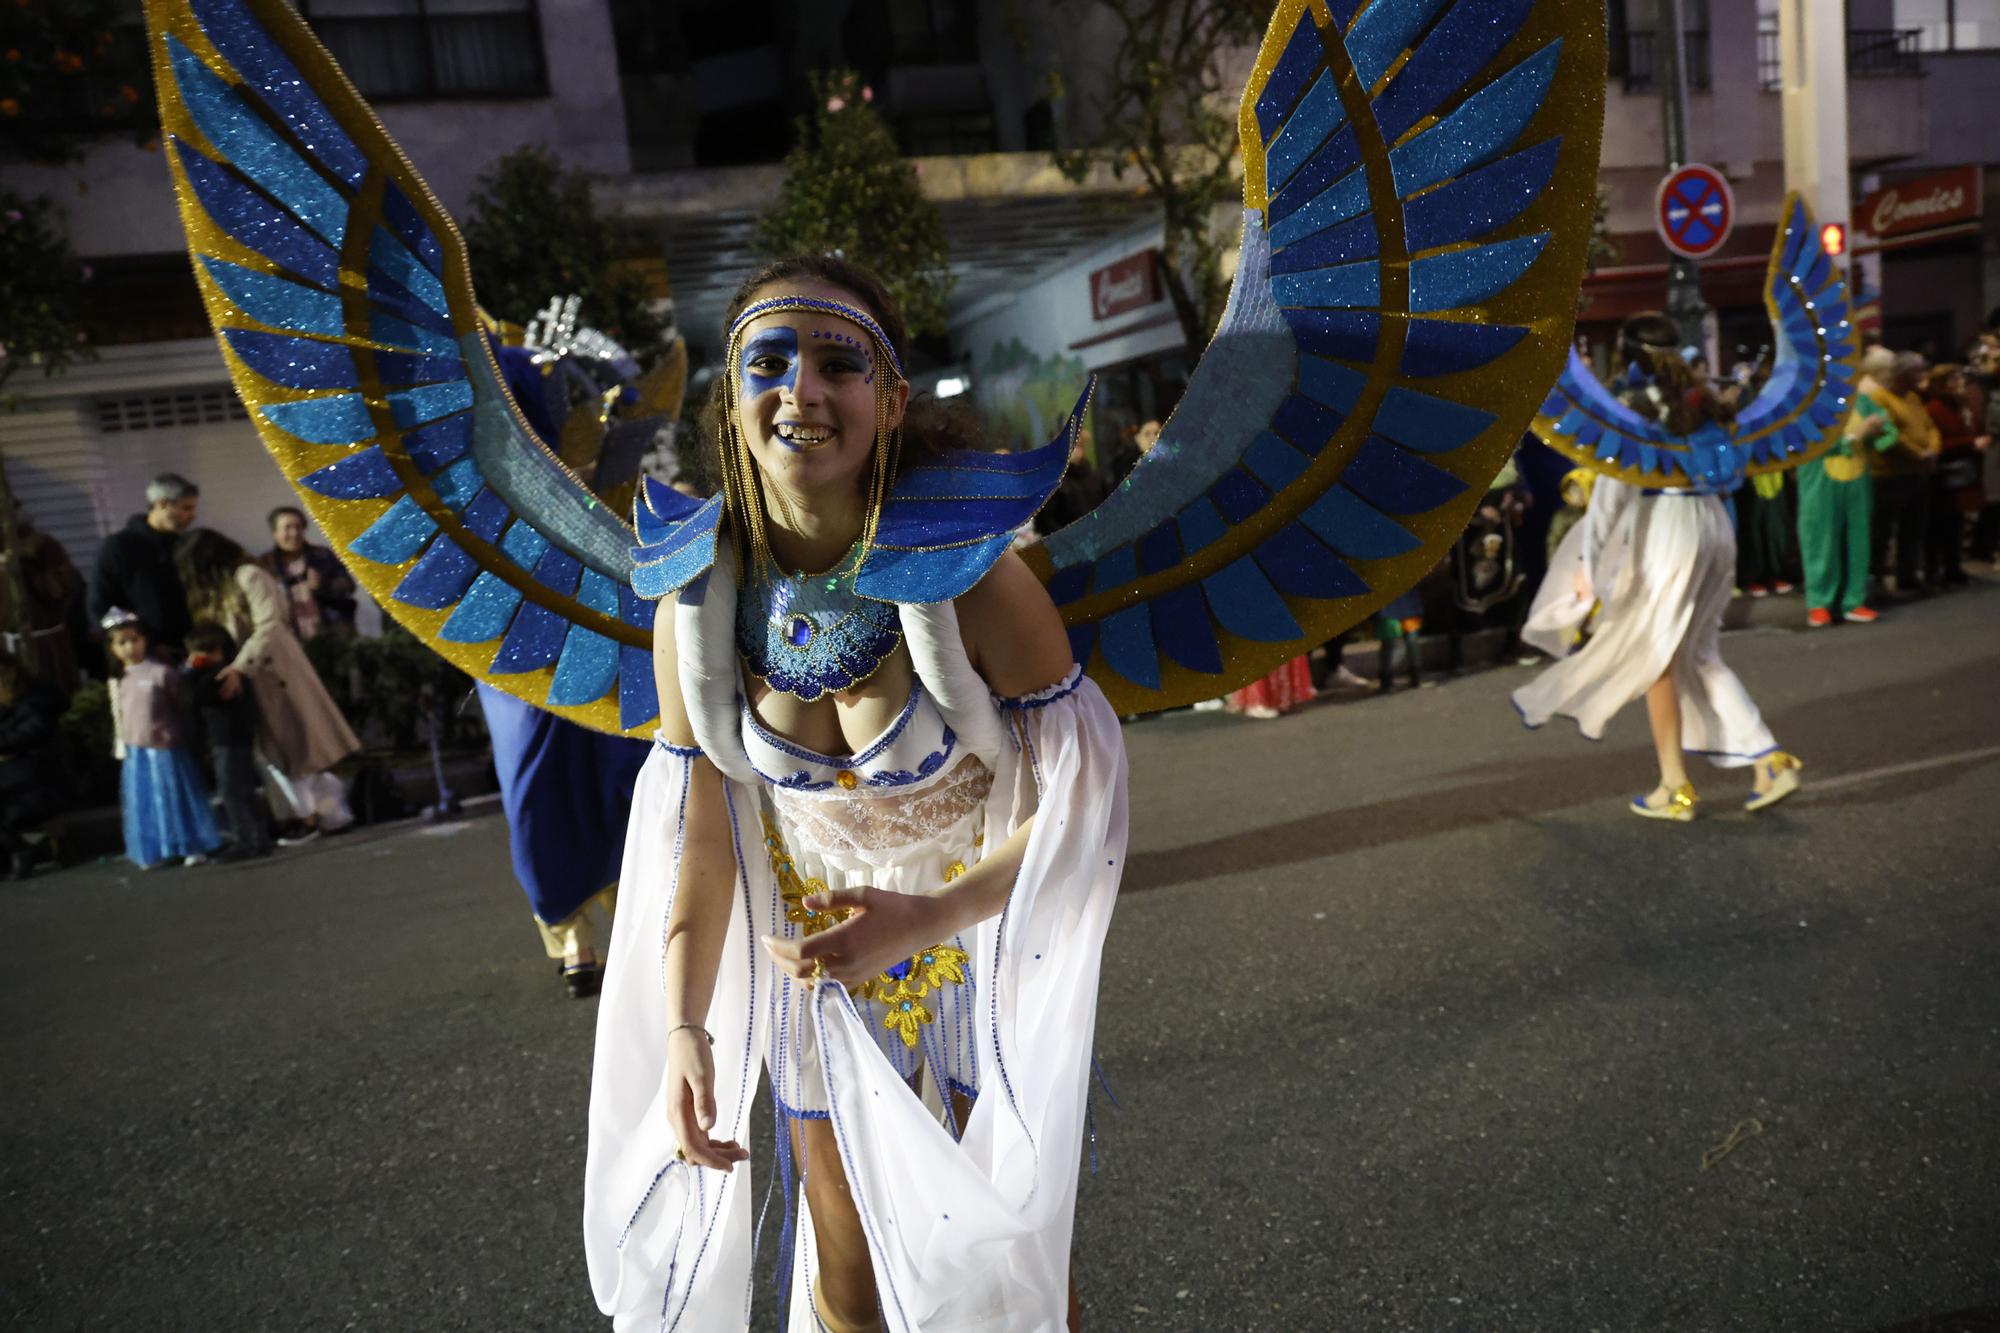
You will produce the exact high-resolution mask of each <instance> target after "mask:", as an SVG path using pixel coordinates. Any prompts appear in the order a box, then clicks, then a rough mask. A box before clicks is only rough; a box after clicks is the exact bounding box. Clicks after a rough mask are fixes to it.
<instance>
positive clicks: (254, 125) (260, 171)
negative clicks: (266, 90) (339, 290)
mask: <svg viewBox="0 0 2000 1333" xmlns="http://www.w3.org/2000/svg"><path fill="white" fill-rule="evenodd" d="M167 54H168V59H169V60H170V61H171V62H172V65H173V71H174V81H175V82H176V83H178V84H179V85H180V93H181V101H182V102H183V103H184V104H185V105H186V106H187V109H188V114H189V115H190V116H192V117H193V118H194V123H195V124H196V125H198V126H200V127H201V132H202V135H203V136H204V137H205V138H206V139H207V140H208V141H209V143H211V144H213V145H214V146H215V147H216V149H218V150H219V151H220V152H221V153H223V155H224V156H226V157H227V158H228V159H229V160H230V161H231V162H233V163H235V164H236V165H237V166H238V167H239V168H241V169H242V170H243V171H244V172H245V174H247V175H248V176H250V177H251V179H253V180H255V181H256V182H257V183H258V184H259V185H261V186H263V187H264V188H265V189H266V190H268V191H269V192H270V193H271V195H272V196H273V197H274V198H276V199H277V201H278V202H279V203H281V204H283V205H284V206H285V207H286V208H288V209H290V210H291V211H292V212H293V214H295V215H296V216H297V217H298V219H299V220H300V221H301V222H303V223H305V224H306V225H307V226H308V227H310V228H312V229H313V230H314V231H316V232H318V233H319V235H320V236H321V237H322V238H324V239H325V241H326V242H327V244H329V245H331V246H333V247H334V248H336V249H338V248H339V246H340V243H341V239H342V237H343V236H345V235H346V231H347V201H346V200H345V199H343V198H342V197H341V195H340V192H339V191H337V190H335V189H334V188H333V187H332V186H331V185H329V184H327V182H326V179H325V177H323V176H321V175H320V174H319V172H317V171H315V170H314V169H313V168H312V166H311V165H310V164H308V163H307V162H306V161H305V160H304V159H303V158H301V157H300V156H299V155H298V154H297V153H295V152H293V151H292V150H291V148H290V147H289V146H287V145H286V143H285V142H284V140H282V139H280V138H279V137H278V136H277V135H276V134H275V133H273V132H272V130H271V128H270V126H268V125H266V124H265V123H264V122H263V121H262V120H260V119H258V117H257V116H256V114H255V113H254V112H252V111H251V110H250V108H249V107H247V106H245V105H244V104H243V99H242V98H240V97H238V96H237V95H236V92H235V90H233V89H232V88H230V86H229V85H228V84H226V83H224V82H223V81H222V80H221V79H220V78H218V77H217V76H216V75H215V74H214V73H212V72H211V71H210V70H209V68H208V66H206V65H204V64H203V63H202V62H201V58H200V57H199V56H197V55H195V53H194V52H192V51H190V50H188V49H187V47H186V46H184V45H182V44H181V41H180V39H179V38H177V37H174V36H173V35H172V34H168V36H167Z"/></svg>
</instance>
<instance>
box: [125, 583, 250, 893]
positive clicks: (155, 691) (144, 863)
mask: <svg viewBox="0 0 2000 1333" xmlns="http://www.w3.org/2000/svg"><path fill="white" fill-rule="evenodd" d="M101 623H102V625H103V627H104V637H105V641H106V644H107V646H108V648H109V650H110V656H111V726H112V734H113V736H114V737H115V738H116V741H115V747H114V751H113V752H114V753H115V754H117V755H118V757H119V758H120V759H121V760H123V761H124V762H123V765H122V768H121V771H120V774H119V778H118V804H119V808H120V809H121V810H122V811H123V813H124V816H125V855H126V856H127V857H129V858H130V859H131V861H132V863H133V864H134V865H136V866H138V867H139V868H140V869H141V870H155V869H158V868H159V867H160V866H163V865H166V864H168V863H169V862H171V861H175V860H178V861H179V862H180V863H181V864H182V865H190V866H194V865H200V864H201V863H202V862H204V861H206V860H208V854H209V853H210V852H212V851H214V850H215V849H216V847H217V845H218V844H220V843H221V841H222V839H221V837H220V835H218V834H217V832H216V829H215V817H214V815H212V814H211V813H210V812H209V808H208V790H207V788H205V787H204V786H203V785H202V780H201V773H200V772H199V770H197V769H196V768H195V765H194V758H193V756H192V755H190V754H189V753H188V750H187V738H188V716H187V699H186V688H187V687H186V685H185V684H184V683H183V681H182V679H181V675H180V673H179V672H178V671H176V670H174V668H172V667H170V666H168V665H167V664H166V663H165V662H161V661H157V660H155V659H154V657H153V656H152V644H151V643H150V642H149V641H148V639H147V637H146V630H145V627H144V626H143V625H141V624H140V623H139V618H138V617H137V616H135V615H133V614H132V613H131V612H130V611H125V610H121V609H119V608H117V607H113V608H112V609H111V610H110V611H108V612H106V613H105V616H104V619H103V621H102V622H101Z"/></svg>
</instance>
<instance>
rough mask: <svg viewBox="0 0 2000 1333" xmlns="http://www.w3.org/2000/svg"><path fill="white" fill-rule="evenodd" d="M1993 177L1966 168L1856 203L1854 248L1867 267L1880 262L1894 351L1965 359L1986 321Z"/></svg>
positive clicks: (1884, 314) (1888, 338) (1886, 334)
mask: <svg viewBox="0 0 2000 1333" xmlns="http://www.w3.org/2000/svg"><path fill="white" fill-rule="evenodd" d="M1986 175H1987V173H1986V172H1985V171H1984V170H1983V169H1981V168H1980V167H1978V166H1964V167H1953V168H1951V169H1950V170H1948V171H1940V172H1932V173H1930V174H1928V175H1924V176H1918V177H1915V178H1911V179H1905V180H1898V181H1891V182H1888V183H1886V184H1883V185H1881V186H1880V187H1879V188H1877V189H1874V190H1871V191H1870V192H1869V193H1868V194H1867V195H1866V196H1865V197H1864V198H1863V199H1862V200H1861V202H1860V203H1859V204H1857V205H1855V208H1854V233H1855V238H1854V239H1855V245H1854V249H1855V253H1856V254H1857V255H1858V256H1861V257H1862V262H1863V263H1864V264H1879V279H1878V281H1879V285H1880V289H1881V338H1882V341H1883V342H1884V343H1886V344H1887V345H1888V346H1890V347H1894V348H1897V349H1908V350H1913V351H1919V352H1922V353H1924V355H1925V356H1927V357H1930V358H1931V359H1932V360H1934V361H1952V360H1957V359H1958V356H1959V353H1960V350H1961V349H1962V348H1963V347H1964V345H1965V343H1966V341H1967V340H1968V339H1970V338H1971V337H1972V336H1973V335H1974V334H1975V333H1977V332H1978V331H1979V329H1980V328H1981V327H1982V326H1983V325H1984V324H1985V323H1986V317H1987V310H1988V308H1989V304H1990V302H1989V296H1990V294H1989V293H1988V292H1987V290H1986V282H1985V278H1986V270H1987V267H1988V258H1987V254H1988V251H1989V249H1991V248H1993V246H1994V241H1995V238H1994V237H1993V236H1991V235H1989V234H1988V229H1987V225H1986V218H1987V216H1988V212H1987V208H1986V188H1987V182H1986ZM1868 256H1879V259H1878V260H1874V261H1871V260H1869V259H1868V258H1867V257H1868ZM1871 313H1872V312H1871Z"/></svg>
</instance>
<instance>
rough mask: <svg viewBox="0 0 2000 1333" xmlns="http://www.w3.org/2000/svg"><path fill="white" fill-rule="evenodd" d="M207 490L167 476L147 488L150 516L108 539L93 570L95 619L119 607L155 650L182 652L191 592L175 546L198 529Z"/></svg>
mask: <svg viewBox="0 0 2000 1333" xmlns="http://www.w3.org/2000/svg"><path fill="white" fill-rule="evenodd" d="M200 499H201V490H200V489H199V488H198V487H197V486H196V485H195V484H194V483H193V482H191V481H189V480H188V479H187V478H186V477H180V476H176V475H175V474H173V473H171V472H162V473H161V474H160V475H159V476H157V477H155V478H153V479H152V480H151V481H150V482H148V483H147V484H146V512H145V513H143V514H134V515H132V519H131V521H130V522H129V523H127V524H126V525H125V527H124V528H123V530H121V531H119V532H114V533H112V534H111V535H110V536H109V537H107V538H105V540H104V545H102V546H100V547H98V548H97V563H96V565H95V566H93V567H92V569H91V571H90V621H91V623H92V624H93V625H94V624H96V623H98V622H99V621H100V620H102V619H103V618H104V613H105V612H106V611H109V610H110V609H111V608H112V607H114V606H119V607H123V608H125V609H126V610H128V611H130V612H131V613H132V614H133V615H136V616H137V617H139V623H140V624H142V625H144V626H145V627H146V632H147V634H148V635H149V636H150V637H151V638H152V641H153V643H154V645H155V646H167V647H174V648H178V647H179V646H180V642H181V636H182V635H184V634H186V633H187V628H188V609H187V593H186V592H185V591H184V590H183V589H182V587H181V576H180V573H179V571H177V570H176V569H175V568H174V543H175V541H177V540H178V539H179V538H180V535H181V533H182V532H184V531H185V530H187V529H188V528H191V527H193V526H194V518H195V510H196V508H197V507H198V505H199V503H200Z"/></svg>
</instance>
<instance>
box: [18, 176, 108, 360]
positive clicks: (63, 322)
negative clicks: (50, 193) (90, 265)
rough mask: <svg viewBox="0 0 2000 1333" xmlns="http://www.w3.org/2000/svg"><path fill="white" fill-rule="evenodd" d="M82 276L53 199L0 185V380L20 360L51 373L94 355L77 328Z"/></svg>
mask: <svg viewBox="0 0 2000 1333" xmlns="http://www.w3.org/2000/svg"><path fill="white" fill-rule="evenodd" d="M88 277H89V270H88V269H86V268H85V267H84V266H83V265H82V264H80V263H78V262H77V258H76V256H75V255H73V254H71V253H70V249H69V241H68V240H67V239H66V238H65V237H64V235H63V231H62V227H61V226H60V224H59V223H58V222H57V220H56V217H55V207H54V205H52V204H50V203H49V201H48V200H47V199H23V198H20V197H19V196H18V195H14V194H9V193H7V192H6V191H4V190H0V383H5V382H6V379H7V376H8V375H9V374H10V373H11V372H12V371H14V370H15V369H17V368H19V367H21V366H24V365H26V366H40V367H41V368H42V372H43V373H44V374H48V375H54V374H56V373H58V372H60V371H61V370H62V369H63V368H64V367H65V366H67V365H69V363H70V362H72V361H75V360H78V359H89V358H90V357H92V356H94V355H95V354H94V353H93V352H92V351H91V348H90V338H89V335H87V334H86V333H85V332H84V331H83V284H84V282H85V281H86V280H87V279H88Z"/></svg>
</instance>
